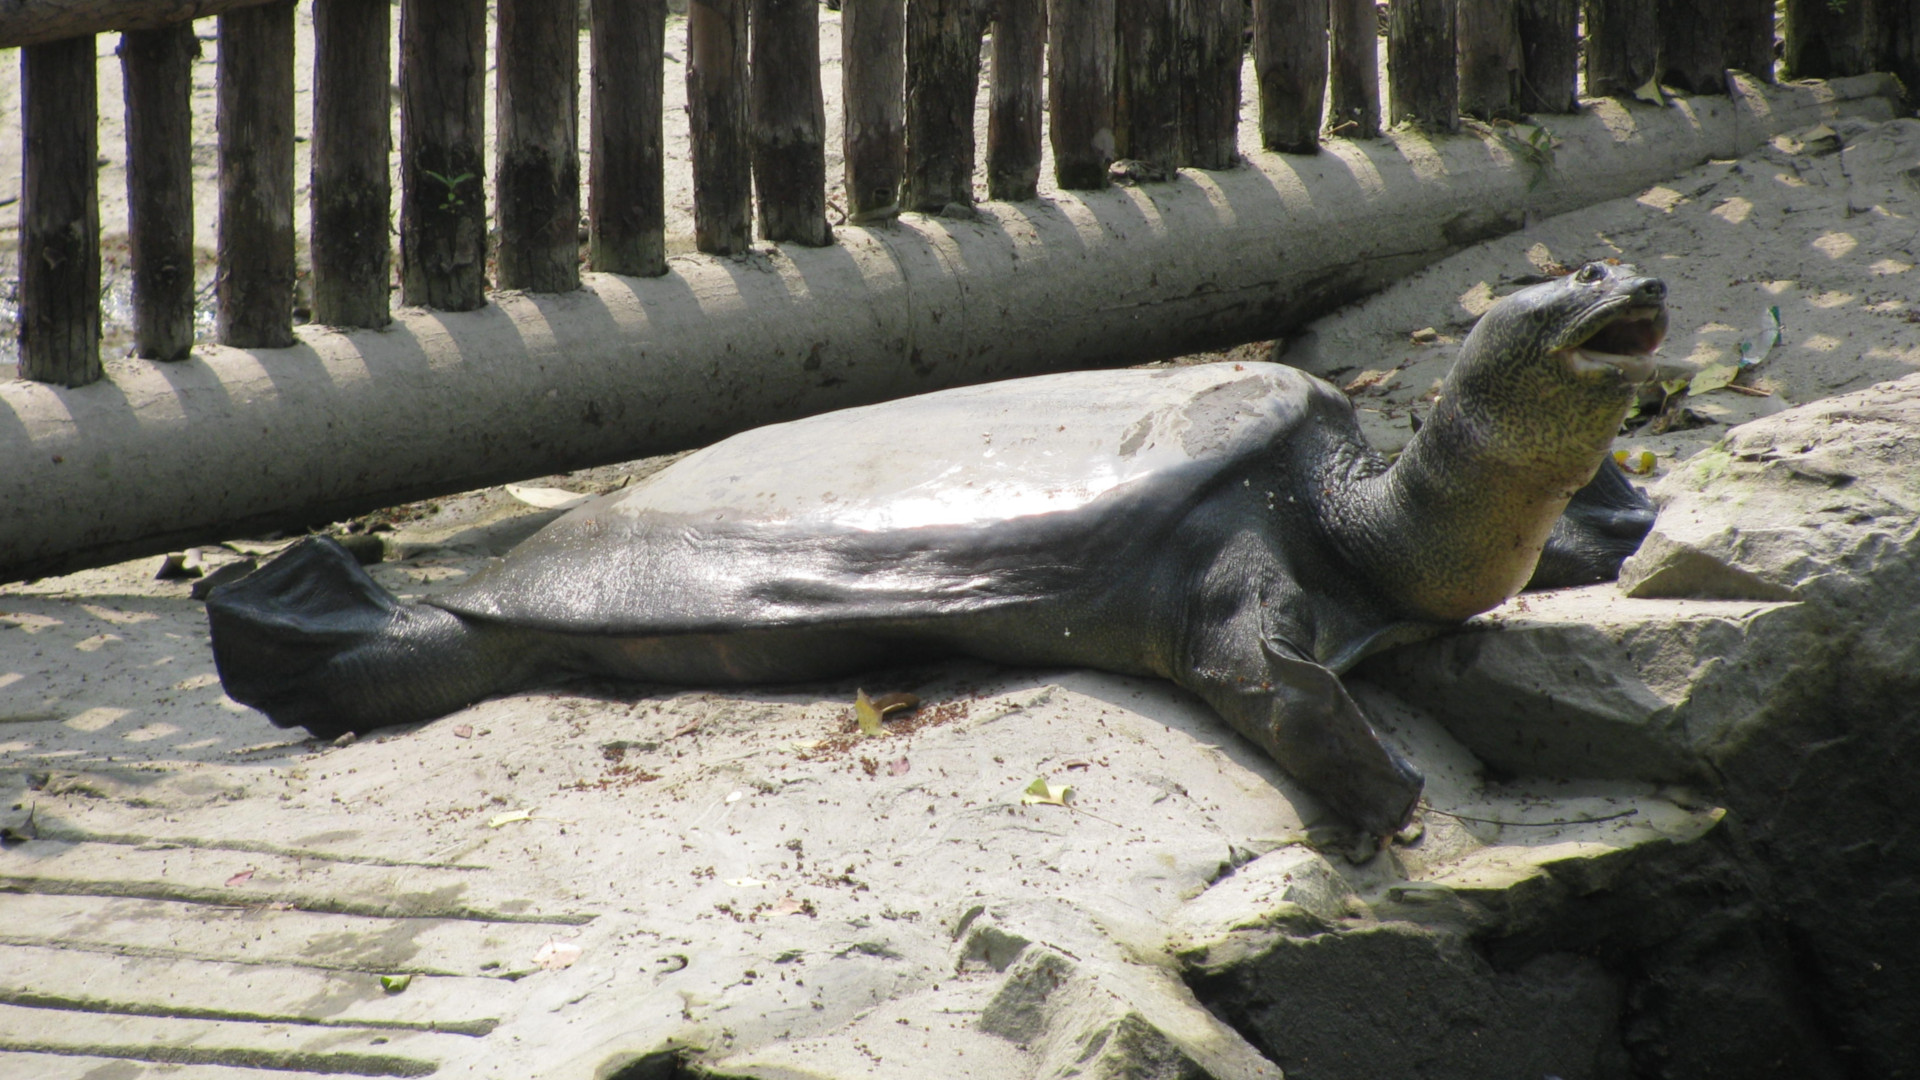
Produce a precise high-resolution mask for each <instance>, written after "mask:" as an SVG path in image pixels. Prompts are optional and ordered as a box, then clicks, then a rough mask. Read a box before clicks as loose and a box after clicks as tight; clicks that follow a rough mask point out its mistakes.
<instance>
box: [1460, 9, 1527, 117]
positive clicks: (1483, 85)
mask: <svg viewBox="0 0 1920 1080" xmlns="http://www.w3.org/2000/svg"><path fill="white" fill-rule="evenodd" d="M1458 2H1459V5H1460V7H1459V13H1458V15H1457V16H1456V18H1457V20H1458V21H1457V23H1456V26H1457V29H1458V32H1459V35H1460V40H1459V54H1460V61H1459V62H1460V111H1461V112H1462V113H1465V114H1466V115H1468V116H1477V117H1479V118H1480V119H1482V120H1492V119H1494V118H1495V117H1511V116H1514V115H1516V114H1517V112H1518V105H1519V101H1520V21H1519V10H1518V8H1519V3H1518V0H1458Z"/></svg>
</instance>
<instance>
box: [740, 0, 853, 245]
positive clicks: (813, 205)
mask: <svg viewBox="0 0 1920 1080" xmlns="http://www.w3.org/2000/svg"><path fill="white" fill-rule="evenodd" d="M751 21H752V23H753V185H754V191H755V192H756V194H757V195H758V197H759V201H760V235H761V236H762V237H765V238H766V239H768V240H792V241H794V242H796V243H801V244H807V245H809V246H812V247H820V246H823V245H825V244H828V243H830V242H832V240H833V232H832V230H830V229H828V228H827V112H826V104H825V102H824V99H823V98H822V97H821V92H820V3H819V0H753V14H752V19H751Z"/></svg>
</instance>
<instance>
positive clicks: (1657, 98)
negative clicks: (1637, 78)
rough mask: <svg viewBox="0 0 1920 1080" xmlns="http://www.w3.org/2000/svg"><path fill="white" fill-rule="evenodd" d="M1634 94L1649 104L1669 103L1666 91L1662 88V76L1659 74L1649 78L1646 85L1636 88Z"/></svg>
mask: <svg viewBox="0 0 1920 1080" xmlns="http://www.w3.org/2000/svg"><path fill="white" fill-rule="evenodd" d="M1633 96H1634V97H1637V98H1639V99H1640V100H1641V101H1644V102H1646V103H1647V104H1649V105H1665V104H1666V103H1667V95H1666V92H1665V91H1663V90H1661V89H1660V78H1659V76H1657V75H1656V76H1655V77H1653V78H1651V79H1648V80H1647V84H1646V85H1645V86H1642V87H1641V88H1640V89H1638V90H1635V91H1634V92H1633Z"/></svg>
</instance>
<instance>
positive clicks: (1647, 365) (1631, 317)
mask: <svg viewBox="0 0 1920 1080" xmlns="http://www.w3.org/2000/svg"><path fill="white" fill-rule="evenodd" d="M1666 337H1667V309H1666V305H1664V304H1635V305H1633V306H1631V307H1628V308H1626V309H1625V310H1622V311H1621V312H1620V313H1619V314H1617V315H1615V316H1614V317H1613V318H1611V319H1608V320H1607V321H1606V322H1604V323H1602V324H1601V325H1600V326H1599V327H1598V328H1597V329H1595V330H1594V332H1593V333H1591V334H1589V335H1587V337H1586V340H1584V341H1582V342H1580V343H1579V344H1578V345H1574V346H1571V347H1569V348H1568V349H1567V355H1568V359H1569V360H1570V361H1571V362H1572V364H1573V369H1574V370H1575V371H1579V372H1587V371H1595V370H1598V369H1600V368H1613V369H1614V370H1616V371H1618V372H1619V373H1620V374H1621V375H1622V376H1624V377H1625V378H1626V379H1627V381H1629V382H1633V383H1642V382H1645V381H1647V379H1648V377H1649V376H1651V375H1652V374H1653V350H1655V349H1657V348H1659V347H1660V343H1661V342H1662V341H1664V340H1666Z"/></svg>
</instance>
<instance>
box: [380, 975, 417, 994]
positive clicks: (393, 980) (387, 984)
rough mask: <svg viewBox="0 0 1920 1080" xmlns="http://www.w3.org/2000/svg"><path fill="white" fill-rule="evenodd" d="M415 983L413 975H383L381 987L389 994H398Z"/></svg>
mask: <svg viewBox="0 0 1920 1080" xmlns="http://www.w3.org/2000/svg"><path fill="white" fill-rule="evenodd" d="M412 983H413V976H412V975H382V976H380V989H382V990H385V991H386V992H387V993H389V994H397V993H399V992H401V991H402V990H405V989H406V988H407V987H408V986H409V985H411V984H412Z"/></svg>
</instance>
